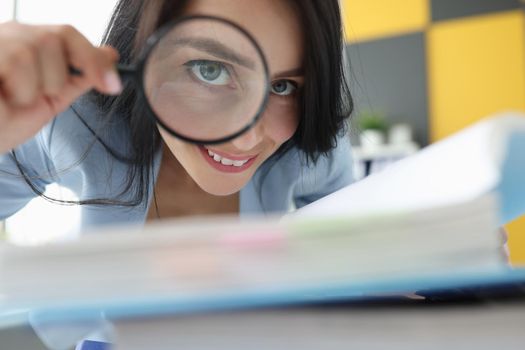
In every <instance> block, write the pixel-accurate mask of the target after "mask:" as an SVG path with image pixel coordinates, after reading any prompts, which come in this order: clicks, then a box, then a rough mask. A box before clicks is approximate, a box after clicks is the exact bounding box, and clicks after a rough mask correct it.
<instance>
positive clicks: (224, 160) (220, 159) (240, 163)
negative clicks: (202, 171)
mask: <svg viewBox="0 0 525 350" xmlns="http://www.w3.org/2000/svg"><path fill="white" fill-rule="evenodd" d="M207 151H208V155H209V156H210V157H211V158H213V160H215V161H216V162H217V163H221V164H223V165H233V166H236V167H241V166H243V165H244V164H246V163H247V162H248V160H249V159H246V160H231V159H228V158H224V157H221V156H220V155H218V154H215V153H213V152H212V151H210V150H207Z"/></svg>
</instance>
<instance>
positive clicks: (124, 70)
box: [69, 63, 136, 81]
mask: <svg viewBox="0 0 525 350" xmlns="http://www.w3.org/2000/svg"><path fill="white" fill-rule="evenodd" d="M116 69H117V72H118V75H119V76H120V79H121V80H122V81H127V80H129V79H134V77H135V74H136V70H135V68H133V67H130V66H126V65H123V64H120V63H119V64H117V65H116ZM69 74H71V75H73V76H77V77H78V76H82V75H83V74H84V73H83V72H82V71H81V70H80V69H78V68H75V67H73V66H69Z"/></svg>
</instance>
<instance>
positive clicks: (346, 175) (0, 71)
mask: <svg viewBox="0 0 525 350" xmlns="http://www.w3.org/2000/svg"><path fill="white" fill-rule="evenodd" d="M196 14H204V15H212V16H217V17H221V18H225V19H228V20H230V21H232V22H234V23H236V24H238V25H240V26H241V27H243V28H245V29H246V30H247V31H248V32H249V33H251V34H252V35H253V37H254V38H255V39H256V40H257V41H258V43H259V44H260V46H261V48H262V50H263V51H264V53H265V55H266V58H267V61H268V65H269V71H270V72H269V73H270V79H271V93H270V97H269V101H268V105H267V107H266V109H265V111H264V113H263V115H262V117H261V119H260V120H259V122H258V123H257V124H256V125H255V126H254V127H253V128H252V129H250V130H249V131H248V132H246V133H245V134H242V135H241V136H238V137H237V138H235V139H233V140H231V141H229V142H227V143H223V144H218V145H213V146H211V145H210V146H205V147H204V152H203V148H200V147H198V146H196V145H193V144H190V143H185V142H183V141H181V140H179V139H176V138H175V137H173V136H171V135H170V134H168V133H166V132H165V131H164V130H163V129H161V128H159V127H158V126H157V125H156V123H155V121H154V120H153V119H152V118H149V117H148V116H146V114H145V109H144V106H143V105H142V104H141V102H140V100H138V99H137V96H136V94H135V92H134V90H133V89H132V87H131V86H129V85H125V86H124V87H122V86H121V82H120V81H119V78H118V76H117V75H116V73H115V72H114V70H113V66H114V64H115V62H116V61H117V60H119V61H120V62H123V63H130V62H133V61H134V60H135V59H136V58H137V54H138V52H139V50H140V48H141V47H142V46H143V45H144V43H145V40H146V38H147V37H148V36H149V35H151V33H153V32H154V30H155V29H156V28H158V27H160V26H161V25H163V24H165V23H167V22H169V21H170V20H173V19H175V18H177V17H179V16H182V15H196ZM341 32H342V30H341V19H340V14H339V5H338V1H337V0H307V1H305V0H294V1H292V0H290V1H280V0H257V1H234V0H192V1H182V0H181V1H173V0H165V1H160V0H159V1H140V0H120V1H119V2H118V4H117V7H116V10H115V12H114V14H113V17H112V20H111V23H110V26H109V28H108V30H107V33H106V35H105V39H104V44H105V46H103V47H100V48H97V47H93V46H91V45H90V44H89V43H88V42H87V40H86V39H85V38H83V37H82V36H81V35H80V34H79V33H78V32H76V31H75V30H74V29H72V28H70V27H50V26H24V25H21V24H17V23H7V24H2V25H0V46H1V47H2V52H1V53H0V82H1V84H0V88H1V90H2V93H1V94H0V140H1V141H0V152H5V153H4V154H3V155H0V220H1V219H4V218H7V217H9V216H10V215H12V214H14V213H15V212H16V211H18V210H19V209H20V208H22V207H23V206H24V205H25V204H26V203H27V202H28V201H29V200H30V199H32V198H34V197H35V196H37V195H40V196H45V195H44V194H43V192H44V188H45V186H46V185H47V184H50V183H59V184H60V185H62V186H65V187H68V188H70V189H71V190H72V191H73V192H75V193H76V194H77V195H78V197H79V201H78V202H77V201H72V202H71V201H62V200H59V199H56V198H48V199H50V200H53V201H56V202H62V203H67V204H70V203H78V204H81V205H83V207H82V209H83V210H82V225H81V227H82V229H89V228H92V227H95V226H98V225H101V224H109V223H120V222H125V223H130V222H134V223H142V222H144V221H147V220H152V219H155V218H168V217H178V216H184V215H204V214H220V213H239V214H241V215H242V214H246V213H261V212H281V213H282V212H286V211H287V210H289V209H290V207H293V206H296V207H300V206H303V205H305V204H308V203H310V202H312V201H315V200H317V199H318V198H321V197H323V196H325V195H327V194H329V193H331V192H333V191H336V190H338V189H339V188H341V187H344V186H346V185H347V184H349V183H350V182H351V158H350V153H349V152H350V151H349V141H348V138H347V137H346V136H345V134H344V131H345V118H346V117H347V116H348V115H349V114H350V112H351V110H352V101H351V97H350V95H349V94H348V92H347V90H346V86H345V80H344V76H343V66H342V57H341V53H342V51H343V48H342V35H341ZM119 56H120V58H118V57H119ZM69 66H74V67H75V68H78V69H80V70H81V71H82V72H83V74H82V75H81V76H71V75H70V74H69V73H68V67H69ZM92 88H94V89H96V90H97V91H98V92H99V93H90V94H88V95H86V96H84V97H82V98H80V99H77V98H78V97H79V96H81V95H82V94H84V93H86V92H87V91H88V90H89V89H92ZM100 93H102V94H100ZM104 94H118V96H107V95H104ZM70 105H71V106H70ZM68 106H69V107H68ZM35 134H36V135H35ZM13 147H15V148H14V150H13V151H11V152H9V151H8V150H9V149H10V148H13ZM206 153H207V154H206ZM206 157H210V159H206ZM212 158H213V159H212ZM235 160H237V161H238V162H241V163H244V162H246V161H249V166H245V167H244V166H243V168H242V169H240V170H241V171H235V172H229V171H224V169H221V166H214V162H216V163H218V162H221V163H222V164H223V165H224V164H230V163H232V162H233V161H235Z"/></svg>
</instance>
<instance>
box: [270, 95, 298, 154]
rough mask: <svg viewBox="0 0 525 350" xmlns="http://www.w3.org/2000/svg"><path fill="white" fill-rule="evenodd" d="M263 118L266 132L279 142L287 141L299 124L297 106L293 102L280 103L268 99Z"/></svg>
mask: <svg viewBox="0 0 525 350" xmlns="http://www.w3.org/2000/svg"><path fill="white" fill-rule="evenodd" d="M263 118H264V119H263V120H264V129H265V132H266V134H267V135H268V136H269V137H270V138H271V139H272V140H273V141H275V142H276V143H279V144H282V143H284V142H286V141H288V140H289V139H290V138H291V137H292V136H293V134H294V133H295V131H296V130H297V126H298V125H299V115H298V108H297V105H296V104H295V103H293V104H292V103H280V102H279V101H272V100H271V99H270V102H269V103H268V107H267V110H266V113H265V115H264V116H263Z"/></svg>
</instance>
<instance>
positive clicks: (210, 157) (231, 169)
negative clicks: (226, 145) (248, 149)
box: [199, 146, 257, 173]
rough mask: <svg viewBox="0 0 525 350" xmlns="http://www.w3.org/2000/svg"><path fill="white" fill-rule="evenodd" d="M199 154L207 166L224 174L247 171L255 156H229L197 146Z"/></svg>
mask: <svg viewBox="0 0 525 350" xmlns="http://www.w3.org/2000/svg"><path fill="white" fill-rule="evenodd" d="M199 150H200V152H201V154H202V155H203V156H204V158H205V159H206V161H207V162H208V164H210V165H211V166H212V167H213V168H214V169H216V170H219V171H221V172H226V173H240V172H243V171H245V170H246V169H248V168H249V167H250V166H251V165H252V164H253V163H254V161H255V159H256V158H257V156H253V155H244V156H238V155H230V154H226V153H224V152H221V151H215V150H210V149H208V148H206V147H203V146H199Z"/></svg>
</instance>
